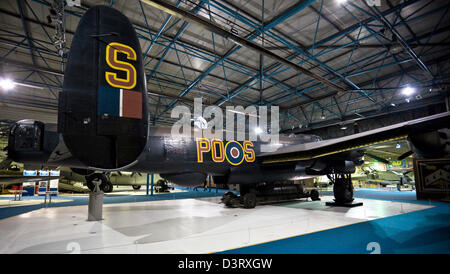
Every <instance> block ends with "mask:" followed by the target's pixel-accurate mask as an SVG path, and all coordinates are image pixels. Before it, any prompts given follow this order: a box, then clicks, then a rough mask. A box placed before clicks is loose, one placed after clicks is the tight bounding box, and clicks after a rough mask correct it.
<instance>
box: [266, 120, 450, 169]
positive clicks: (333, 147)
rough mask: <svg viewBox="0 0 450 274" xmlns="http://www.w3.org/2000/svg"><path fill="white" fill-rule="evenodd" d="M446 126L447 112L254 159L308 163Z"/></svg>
mask: <svg viewBox="0 0 450 274" xmlns="http://www.w3.org/2000/svg"><path fill="white" fill-rule="evenodd" d="M449 125H450V111H449V112H444V113H439V114H436V115H432V116H428V117H424V118H419V119H415V120H410V121H406V122H402V123H398V124H395V125H391V126H386V127H382V128H378V129H374V130H369V131H366V132H362V133H358V134H353V135H349V136H345V137H341V138H336V139H330V140H325V141H320V142H314V143H305V144H299V145H294V146H289V147H283V148H280V149H278V150H277V151H275V152H270V153H263V154H260V155H258V158H260V159H262V162H263V163H264V164H271V163H283V162H292V161H302V160H310V159H314V158H319V157H324V156H328V155H332V154H336V153H340V152H345V151H349V150H353V149H357V148H362V147H366V146H369V145H374V144H378V143H383V142H387V141H393V140H398V139H402V138H405V137H408V135H410V134H412V133H423V132H430V131H434V130H438V129H441V128H444V127H448V126H449Z"/></svg>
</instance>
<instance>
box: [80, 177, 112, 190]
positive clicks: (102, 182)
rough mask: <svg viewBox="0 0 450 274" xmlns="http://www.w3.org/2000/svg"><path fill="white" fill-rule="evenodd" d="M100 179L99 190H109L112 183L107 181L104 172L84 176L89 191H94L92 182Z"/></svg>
mask: <svg viewBox="0 0 450 274" xmlns="http://www.w3.org/2000/svg"><path fill="white" fill-rule="evenodd" d="M99 181H100V186H99V187H100V190H102V191H103V192H111V191H112V187H113V185H112V184H111V182H109V181H108V178H106V176H105V174H103V173H93V174H91V175H88V176H86V184H87V187H88V188H89V190H90V191H94V189H95V184H94V182H99Z"/></svg>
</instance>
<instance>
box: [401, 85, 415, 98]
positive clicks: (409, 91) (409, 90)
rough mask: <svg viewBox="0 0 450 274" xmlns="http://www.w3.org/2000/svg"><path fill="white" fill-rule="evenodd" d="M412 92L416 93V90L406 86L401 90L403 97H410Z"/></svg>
mask: <svg viewBox="0 0 450 274" xmlns="http://www.w3.org/2000/svg"><path fill="white" fill-rule="evenodd" d="M414 92H416V90H415V89H414V88H412V87H410V86H406V87H404V88H403V90H402V93H403V95H406V96H410V95H412V94H413V93H414Z"/></svg>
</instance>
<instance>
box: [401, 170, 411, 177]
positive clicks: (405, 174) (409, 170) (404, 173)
mask: <svg viewBox="0 0 450 274" xmlns="http://www.w3.org/2000/svg"><path fill="white" fill-rule="evenodd" d="M411 171H412V170H408V171H406V172H404V173H403V175H405V176H406V174H408V173H410V172H411Z"/></svg>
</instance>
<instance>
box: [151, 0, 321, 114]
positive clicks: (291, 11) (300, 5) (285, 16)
mask: <svg viewBox="0 0 450 274" xmlns="http://www.w3.org/2000/svg"><path fill="white" fill-rule="evenodd" d="M314 1H315V0H310V1H302V2H299V3H297V4H296V5H294V6H293V8H290V9H288V11H286V12H285V13H283V14H281V15H279V16H276V17H275V18H274V19H272V20H270V21H269V22H268V23H267V25H265V26H264V27H263V29H262V30H256V31H254V32H253V33H251V34H250V35H249V37H248V38H247V40H248V41H252V40H254V39H255V38H256V37H258V36H259V34H261V33H263V32H264V31H267V30H269V29H271V28H273V27H275V26H276V25H278V24H279V23H281V22H283V21H284V20H286V19H288V18H289V17H291V16H292V15H294V14H295V13H297V12H299V11H300V10H302V9H304V8H306V7H307V6H309V5H310V4H312V3H313V2H314ZM171 14H173V13H171ZM194 17H195V16H194ZM195 18H196V17H195ZM206 23H207V24H209V23H210V22H208V21H206ZM218 28H219V27H218ZM219 29H220V28H219ZM240 48H241V46H240V45H237V46H235V47H233V48H232V49H230V50H229V51H228V52H227V53H225V54H224V55H223V56H222V57H221V58H219V59H218V60H216V62H215V63H213V64H212V65H211V66H210V67H208V68H207V69H206V70H205V71H204V72H203V73H202V74H201V75H200V76H198V77H197V78H196V79H195V80H194V81H192V82H191V83H190V84H189V85H188V86H187V87H186V88H185V89H184V90H183V91H182V92H181V93H180V94H179V96H184V95H186V94H187V93H188V92H189V91H190V90H191V89H192V88H193V87H194V86H196V85H197V84H198V83H199V82H200V81H202V80H203V79H204V78H205V77H206V76H207V75H209V73H210V72H211V71H212V70H213V69H214V68H215V67H216V66H217V65H219V64H220V63H221V62H223V61H224V60H225V59H226V58H228V57H229V56H230V55H232V54H233V53H235V52H237V51H238V50H239V49H240ZM241 86H242V85H241ZM234 91H235V90H233V91H231V92H230V93H229V95H232V94H233V92H234ZM175 103H176V101H173V102H172V103H171V104H170V105H169V107H168V108H166V109H165V110H164V111H163V112H161V114H160V115H159V117H160V116H161V115H162V114H164V113H165V112H166V111H168V110H169V109H170V108H172V107H173V106H174V105H175ZM219 105H221V104H219Z"/></svg>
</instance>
